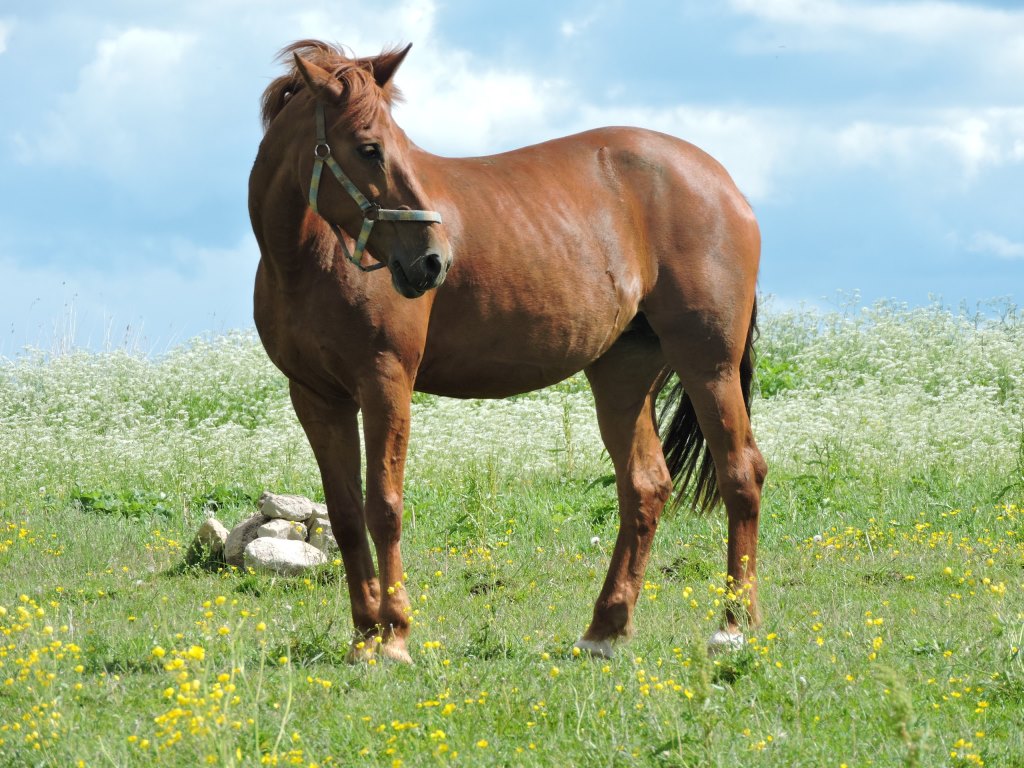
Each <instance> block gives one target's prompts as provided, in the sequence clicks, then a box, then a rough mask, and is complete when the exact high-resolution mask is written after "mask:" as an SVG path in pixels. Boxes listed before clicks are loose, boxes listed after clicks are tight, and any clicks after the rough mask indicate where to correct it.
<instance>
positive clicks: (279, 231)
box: [250, 157, 319, 282]
mask: <svg viewBox="0 0 1024 768" xmlns="http://www.w3.org/2000/svg"><path fill="white" fill-rule="evenodd" d="M288 167H289V165H288V164H287V162H281V161H280V160H279V159H277V158H262V157H260V158H257V163H256V166H255V167H254V169H253V178H252V181H251V182H250V194H252V195H255V197H254V198H253V199H252V200H251V201H250V207H251V210H250V214H251V216H252V221H253V230H254V233H255V235H256V240H257V242H258V243H259V246H260V253H261V256H262V258H263V261H264V264H265V266H266V267H267V269H268V270H269V272H270V275H271V276H272V277H273V278H274V279H275V280H276V281H281V282H287V281H288V279H289V278H290V277H294V276H295V275H296V274H297V273H298V272H299V271H300V270H301V269H303V267H304V266H305V265H307V264H308V263H309V261H310V259H311V258H315V254H311V253H310V249H311V248H312V249H315V247H316V243H317V242H318V240H319V238H317V237H316V236H315V233H314V232H312V231H309V227H310V226H316V224H315V223H311V222H307V213H308V204H307V202H306V200H305V199H304V198H302V196H301V195H300V194H298V190H297V188H296V187H295V184H294V181H293V179H291V178H290V177H289V175H288V174H287V173H286V172H285V171H283V169H284V168H288Z"/></svg>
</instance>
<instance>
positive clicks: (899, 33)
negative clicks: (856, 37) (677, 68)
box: [730, 0, 1024, 43]
mask: <svg viewBox="0 0 1024 768" xmlns="http://www.w3.org/2000/svg"><path fill="white" fill-rule="evenodd" d="M730 5H731V6H732V8H733V9H734V10H735V11H737V12H739V13H742V14H746V15H750V16H754V17H756V18H759V19H762V20H764V21H770V22H775V23H778V24H788V25H791V26H794V27H799V28H804V29H807V30H811V31H813V32H814V33H815V34H822V33H829V32H842V33H847V34H848V33H851V32H852V33H861V34H868V35H881V36H891V37H898V38H903V39H909V40H916V41H920V42H927V43H944V42H947V41H951V40H952V41H963V39H964V38H965V37H966V36H970V37H973V36H975V35H989V36H991V35H996V36H998V37H999V38H1003V37H1006V36H1007V35H1020V34H1022V33H1024V11H1007V10H999V9H995V8H985V7H981V6H977V5H968V4H965V3H956V2H929V1H926V2H893V3H871V2H858V3H851V2H839V1H838V0H730ZM990 39H991V38H990Z"/></svg>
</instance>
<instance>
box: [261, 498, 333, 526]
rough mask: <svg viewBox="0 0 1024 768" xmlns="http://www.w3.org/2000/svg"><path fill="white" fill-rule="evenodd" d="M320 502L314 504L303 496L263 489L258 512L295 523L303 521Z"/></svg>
mask: <svg viewBox="0 0 1024 768" xmlns="http://www.w3.org/2000/svg"><path fill="white" fill-rule="evenodd" d="M318 506H321V507H322V506H323V505H322V504H314V503H313V502H312V501H310V500H309V499H307V498H306V497H305V496H293V495H291V494H286V493H271V492H270V491H265V492H264V493H263V495H262V496H260V512H262V513H263V514H264V515H266V516H267V517H272V518H275V519H278V520H291V521H292V522H296V523H304V522H305V521H306V520H308V519H309V518H310V517H311V516H312V515H313V513H314V512H315V511H316V508H317V507H318Z"/></svg>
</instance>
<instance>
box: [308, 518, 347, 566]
mask: <svg viewBox="0 0 1024 768" xmlns="http://www.w3.org/2000/svg"><path fill="white" fill-rule="evenodd" d="M306 525H307V526H308V527H309V543H310V544H312V545H313V546H314V547H316V548H317V549H319V550H320V551H321V552H323V553H324V554H325V555H330V556H333V555H335V554H337V553H338V552H340V551H341V549H340V548H339V547H338V542H337V541H336V540H335V538H334V531H333V530H331V521H330V520H328V519H327V516H326V515H324V516H323V517H321V516H320V515H319V514H317V515H314V516H313V517H311V518H309V520H307V521H306Z"/></svg>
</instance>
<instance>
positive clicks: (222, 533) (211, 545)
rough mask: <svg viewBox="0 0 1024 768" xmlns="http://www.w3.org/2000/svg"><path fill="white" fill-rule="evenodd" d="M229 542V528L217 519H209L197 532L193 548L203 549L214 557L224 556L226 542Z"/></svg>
mask: <svg viewBox="0 0 1024 768" xmlns="http://www.w3.org/2000/svg"><path fill="white" fill-rule="evenodd" d="M226 541H227V528H226V527H224V523H222V522H221V521H220V520H218V519H217V518H216V517H208V518H206V519H205V520H204V521H203V524H202V525H200V526H199V530H197V531H196V539H195V540H194V541H193V547H197V548H202V549H204V550H205V551H206V552H208V553H209V554H210V555H211V556H212V557H220V556H221V555H223V554H224V542H226Z"/></svg>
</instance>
